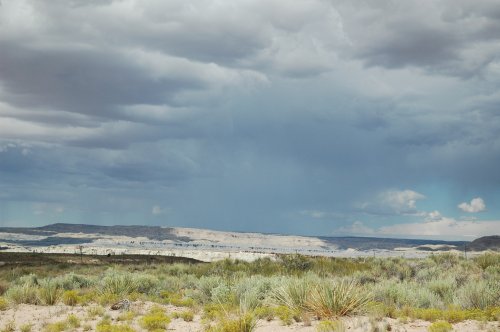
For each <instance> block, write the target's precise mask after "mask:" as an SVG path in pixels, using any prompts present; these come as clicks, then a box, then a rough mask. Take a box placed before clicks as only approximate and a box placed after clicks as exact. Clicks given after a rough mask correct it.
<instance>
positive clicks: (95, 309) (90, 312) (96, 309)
mask: <svg viewBox="0 0 500 332" xmlns="http://www.w3.org/2000/svg"><path fill="white" fill-rule="evenodd" d="M103 315H104V308H103V307H101V306H92V307H89V308H87V316H88V317H89V318H95V317H102V316H103Z"/></svg>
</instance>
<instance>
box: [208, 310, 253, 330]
mask: <svg viewBox="0 0 500 332" xmlns="http://www.w3.org/2000/svg"><path fill="white" fill-rule="evenodd" d="M256 325H257V320H256V319H255V317H254V316H253V315H252V314H250V313H246V314H244V315H240V316H239V317H237V318H232V319H231V318H227V317H226V318H221V319H220V321H219V322H218V323H217V325H216V326H214V327H211V328H209V329H208V331H209V332H252V331H253V330H255V327H256Z"/></svg>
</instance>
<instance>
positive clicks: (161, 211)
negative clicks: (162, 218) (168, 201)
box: [151, 205, 170, 216]
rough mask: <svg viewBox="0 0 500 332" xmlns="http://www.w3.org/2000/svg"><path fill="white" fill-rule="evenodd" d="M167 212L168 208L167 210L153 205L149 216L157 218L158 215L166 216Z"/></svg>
mask: <svg viewBox="0 0 500 332" xmlns="http://www.w3.org/2000/svg"><path fill="white" fill-rule="evenodd" d="M169 211H170V208H168V207H167V208H162V207H161V206H159V205H155V206H153V208H152V209H151V214H152V215H153V216H159V215H162V214H167V213H168V212H169Z"/></svg>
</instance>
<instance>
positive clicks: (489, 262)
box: [474, 252, 500, 270]
mask: <svg viewBox="0 0 500 332" xmlns="http://www.w3.org/2000/svg"><path fill="white" fill-rule="evenodd" d="M474 262H475V263H476V264H477V265H478V266H479V267H480V268H481V269H483V270H486V269H487V268H488V267H490V266H498V265H500V254H497V253H492V252H487V253H484V254H482V255H480V256H477V257H475V258H474Z"/></svg>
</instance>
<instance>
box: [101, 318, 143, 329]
mask: <svg viewBox="0 0 500 332" xmlns="http://www.w3.org/2000/svg"><path fill="white" fill-rule="evenodd" d="M96 332H136V331H135V329H133V328H132V327H131V326H129V325H124V324H113V323H111V321H110V320H109V319H103V320H101V321H100V322H99V323H98V324H97V326H96Z"/></svg>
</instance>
